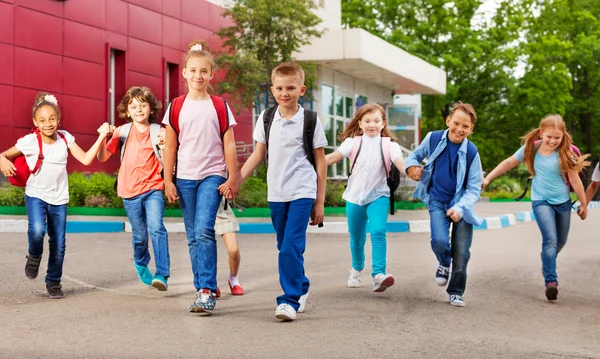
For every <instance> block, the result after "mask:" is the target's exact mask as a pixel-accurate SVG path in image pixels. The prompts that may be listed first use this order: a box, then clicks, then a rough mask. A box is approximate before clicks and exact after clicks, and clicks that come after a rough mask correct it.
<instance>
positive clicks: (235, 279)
mask: <svg viewBox="0 0 600 359" xmlns="http://www.w3.org/2000/svg"><path fill="white" fill-rule="evenodd" d="M229 283H231V286H232V287H235V286H236V285H240V282H239V281H238V277H237V276H235V277H232V276H231V274H230V275H229Z"/></svg>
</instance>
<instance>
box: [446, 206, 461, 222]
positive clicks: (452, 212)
mask: <svg viewBox="0 0 600 359" xmlns="http://www.w3.org/2000/svg"><path fill="white" fill-rule="evenodd" d="M446 216H448V217H450V218H451V219H452V221H453V222H460V213H458V211H455V210H453V209H449V210H448V211H447V212H446Z"/></svg>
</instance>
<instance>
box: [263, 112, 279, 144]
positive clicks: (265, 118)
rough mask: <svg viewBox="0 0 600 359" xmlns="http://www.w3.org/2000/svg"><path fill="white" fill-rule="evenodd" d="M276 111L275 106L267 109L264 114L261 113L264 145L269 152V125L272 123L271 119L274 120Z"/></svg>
mask: <svg viewBox="0 0 600 359" xmlns="http://www.w3.org/2000/svg"><path fill="white" fill-rule="evenodd" d="M276 111H277V106H273V107H269V108H268V109H267V110H266V111H265V113H263V126H264V129H265V145H266V146H267V150H269V134H270V133H271V124H272V123H273V119H274V118H275V112H276Z"/></svg>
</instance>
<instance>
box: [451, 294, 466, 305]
mask: <svg viewBox="0 0 600 359" xmlns="http://www.w3.org/2000/svg"><path fill="white" fill-rule="evenodd" d="M449 302H450V305H453V306H455V307H464V306H465V300H464V299H463V297H461V296H460V295H456V294H450V298H449Z"/></svg>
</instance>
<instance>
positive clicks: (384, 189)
mask: <svg viewBox="0 0 600 359" xmlns="http://www.w3.org/2000/svg"><path fill="white" fill-rule="evenodd" d="M353 145H354V139H353V138H347V139H346V140H344V142H343V143H342V145H341V146H340V147H339V148H338V149H337V151H338V152H339V153H341V154H342V156H344V158H349V157H350V153H351V152H352V147H353ZM398 157H402V150H400V145H398V143H396V142H390V160H391V161H392V163H391V165H392V166H393V165H394V163H393V162H394V161H395V160H396V159H397V158H398ZM389 196H390V187H388V185H387V175H386V173H385V165H384V163H383V154H382V153H381V136H377V137H369V136H367V135H363V136H362V143H361V148H360V153H359V154H358V156H357V157H356V162H355V163H354V167H353V168H352V175H351V176H350V177H349V178H348V187H346V191H344V194H343V195H342V198H343V199H345V200H346V201H348V202H350V203H354V204H357V205H359V206H363V205H365V204H369V203H371V202H373V201H375V200H376V199H377V198H379V197H389Z"/></svg>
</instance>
